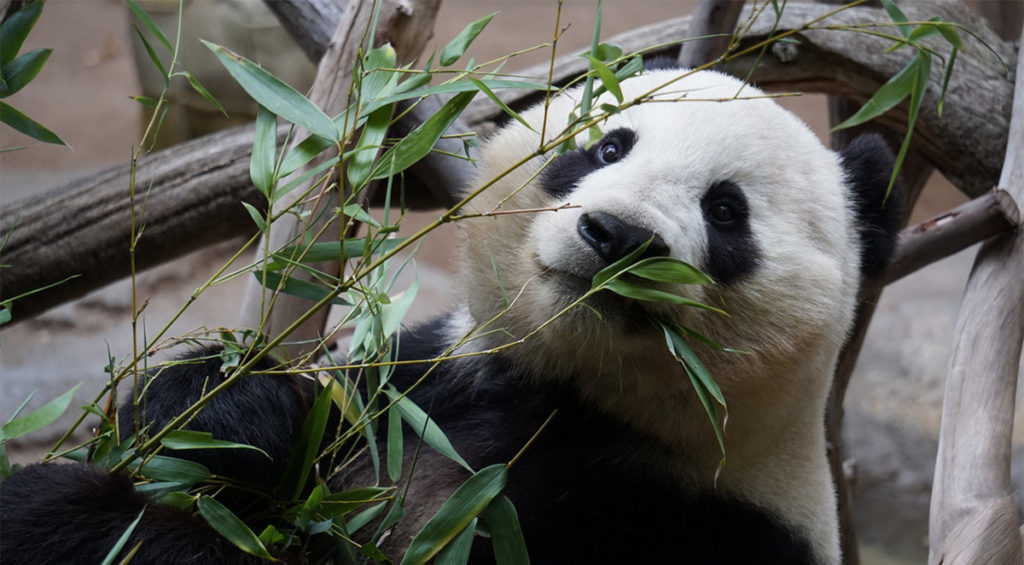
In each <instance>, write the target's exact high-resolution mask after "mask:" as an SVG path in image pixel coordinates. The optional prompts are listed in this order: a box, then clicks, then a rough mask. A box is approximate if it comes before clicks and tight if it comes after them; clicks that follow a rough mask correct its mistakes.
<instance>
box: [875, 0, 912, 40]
mask: <svg viewBox="0 0 1024 565" xmlns="http://www.w3.org/2000/svg"><path fill="white" fill-rule="evenodd" d="M882 7H883V8H885V13H887V14H889V18H890V19H891V20H892V21H893V22H894V23H896V24H898V25H897V26H896V29H898V30H899V31H900V34H901V35H903V37H907V36H909V35H910V32H911V30H912V26H911V25H910V24H909V23H908V22H909V20H907V16H906V15H904V14H903V10H900V8H899V6H897V5H896V3H895V2H893V1H892V0H882Z"/></svg>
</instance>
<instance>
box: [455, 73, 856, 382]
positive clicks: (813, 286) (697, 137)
mask: <svg viewBox="0 0 1024 565" xmlns="http://www.w3.org/2000/svg"><path fill="white" fill-rule="evenodd" d="M679 74H680V72H678V71H657V72H653V73H648V74H645V75H643V76H641V77H637V78H633V79H630V80H627V81H625V82H624V83H623V84H622V87H623V91H624V95H625V98H626V100H632V99H635V98H637V97H639V96H641V95H643V94H645V93H648V92H650V91H652V90H655V89H657V88H658V87H659V86H660V85H663V84H665V83H666V82H668V81H670V80H671V79H673V78H674V77H676V76H678V75H679ZM578 95H579V92H578V91H570V92H568V93H567V94H565V95H563V96H560V97H558V98H556V99H555V100H553V102H552V104H551V107H550V109H549V110H548V112H547V115H548V125H547V131H548V132H549V134H548V136H549V137H550V136H551V133H550V132H552V131H555V132H557V131H559V130H560V129H561V128H562V127H564V124H565V123H566V119H565V116H567V115H568V114H569V112H570V111H571V109H572V107H573V106H574V105H575V104H576V102H577V100H576V99H577V98H578ZM733 98H737V99H733ZM726 100H727V101H726ZM602 102H613V100H610V99H609V100H602ZM543 116H544V110H543V108H534V109H532V110H530V111H527V112H525V113H524V114H523V117H524V118H525V119H526V120H527V121H528V122H529V123H531V124H533V125H534V129H535V130H536V132H539V131H541V127H540V124H541V121H542V120H543ZM599 127H600V129H601V131H602V132H603V135H604V137H603V138H602V139H601V140H600V141H598V142H596V143H593V144H591V145H590V146H589V147H585V146H586V145H587V141H588V140H587V134H586V133H585V132H584V133H581V134H580V135H579V136H577V140H576V141H577V145H578V146H579V147H580V149H577V150H576V151H572V152H567V153H565V154H563V155H560V156H558V157H555V158H554V159H553V160H552V161H551V162H550V163H549V164H548V165H547V167H546V168H544V170H543V171H542V172H540V174H537V171H538V169H539V168H540V167H541V166H542V165H543V163H544V162H545V160H546V159H547V158H550V154H549V155H548V156H545V158H540V157H538V158H536V159H534V160H532V161H531V162H530V163H528V164H527V165H525V166H522V167H519V168H517V169H514V170H510V169H511V167H512V166H513V164H515V163H516V162H517V161H519V160H520V159H522V158H523V157H524V156H526V155H529V154H530V153H531V152H533V151H536V149H537V147H538V146H539V144H540V138H539V134H538V133H536V132H534V131H530V130H529V129H527V128H525V127H523V126H521V125H519V124H513V125H512V126H510V127H508V128H506V129H504V130H502V131H501V132H499V133H498V134H496V136H495V137H494V138H493V139H492V140H491V141H490V142H489V143H488V144H487V145H486V146H485V148H484V150H483V154H482V158H481V165H480V168H481V177H480V178H481V180H482V181H487V180H490V179H492V178H495V177H499V176H501V175H504V176H503V177H502V178H501V179H500V180H499V181H498V182H497V183H496V184H495V186H493V187H491V188H490V189H488V191H486V192H485V193H484V194H483V195H481V197H479V198H477V199H476V200H475V201H473V203H472V204H471V208H472V211H473V212H477V213H488V212H493V211H496V210H497V211H502V212H507V211H512V210H548V211H538V212H530V213H521V214H502V215H497V216H494V217H484V218H478V219H474V220H471V221H468V222H464V224H463V229H464V234H465V239H464V245H465V246H466V251H467V253H466V256H467V257H468V258H469V262H468V264H467V265H465V268H464V273H463V279H464V281H463V282H464V288H465V290H466V292H467V293H468V294H469V300H470V309H471V311H472V314H473V317H474V318H475V320H476V321H477V322H478V323H480V322H484V321H487V320H490V319H491V318H493V317H494V316H497V315H498V314H499V313H501V312H502V310H503V309H505V308H506V305H507V304H511V307H509V308H508V312H507V313H505V314H504V315H503V316H501V317H500V318H499V319H498V321H496V322H494V323H493V324H492V326H491V329H497V328H504V329H505V330H506V331H505V332H499V334H500V335H504V336H508V335H511V336H514V337H515V338H519V337H523V336H524V335H526V334H528V333H529V332H530V331H532V330H533V329H535V328H537V327H538V326H540V325H542V324H544V323H545V322H547V321H548V320H549V319H550V318H551V317H552V316H555V315H556V314H557V313H559V312H560V311H562V310H563V309H564V308H565V307H566V306H567V305H569V304H571V303H572V302H573V301H574V300H576V299H577V298H578V297H579V296H580V295H582V294H583V293H584V292H586V290H587V289H589V288H590V281H591V279H592V277H593V275H594V274H595V273H597V272H598V271H599V270H601V269H602V268H603V267H604V266H606V265H607V264H609V263H610V262H612V261H614V260H615V259H617V258H619V257H621V256H623V255H625V254H627V253H628V252H629V251H631V250H633V249H635V248H636V246H637V245H639V244H640V243H643V242H646V241H650V242H651V243H650V247H649V248H648V251H647V253H648V254H659V255H670V256H672V257H674V258H677V259H680V260H682V261H685V262H687V263H690V264H692V265H694V266H696V267H698V268H700V269H701V270H703V271H704V272H706V273H707V274H709V275H710V276H711V277H712V278H713V279H714V280H715V281H716V284H714V285H708V286H679V285H666V284H659V285H657V286H658V287H659V288H662V289H663V290H668V291H671V292H674V293H677V294H682V295H684V296H687V297H689V298H693V299H696V300H700V301H702V302H705V303H708V304H712V305H715V306H718V307H720V308H722V309H724V310H726V311H727V312H729V314H730V316H729V317H724V316H721V315H715V314H710V313H708V312H705V311H701V310H697V309H694V308H690V307H679V306H669V305H665V304H656V303H649V302H644V303H639V302H636V301H631V300H626V299H623V298H621V297H618V296H616V295H612V294H610V293H607V292H606V293H602V294H600V295H597V296H594V297H592V298H591V299H589V300H588V301H587V303H586V307H577V308H575V309H573V310H570V311H569V312H566V313H565V314H563V315H562V316H561V317H560V318H559V319H558V320H556V321H555V322H554V323H552V324H550V325H549V326H548V327H547V328H546V329H545V330H544V331H543V332H541V333H540V334H538V335H537V336H536V337H535V338H532V339H534V340H535V344H534V345H533V346H531V347H530V348H529V350H530V356H529V357H530V358H531V360H536V359H541V360H542V362H540V363H539V365H540V366H538V367H537V370H538V371H545V372H550V371H554V372H556V373H559V374H562V373H566V372H568V373H572V372H583V371H589V370H593V369H603V368H607V367H608V366H616V367H622V366H627V365H628V366H642V365H645V364H646V365H650V363H654V362H657V363H661V362H663V361H664V358H663V357H664V355H666V354H665V347H664V338H663V336H662V335H661V334H660V332H659V331H655V330H654V326H653V325H651V324H650V323H649V321H648V320H649V318H650V317H651V316H657V317H661V318H668V319H672V320H675V321H679V322H681V323H683V324H684V325H686V326H688V327H691V328H694V329H697V330H699V331H702V332H704V333H706V334H707V335H709V337H711V338H713V339H716V340H718V341H720V342H722V343H723V345H727V346H730V347H734V348H739V349H743V350H746V351H748V352H749V353H751V354H752V355H753V356H754V359H757V358H758V355H760V356H761V357H762V358H761V359H760V360H759V361H760V362H764V363H772V362H773V361H772V360H773V359H777V358H788V357H791V356H792V355H793V352H794V351H795V350H798V349H799V348H800V347H802V346H803V345H805V344H807V343H810V342H815V341H817V340H826V341H827V342H828V343H830V344H831V343H836V344H837V343H838V342H840V341H841V340H842V339H843V337H844V334H845V331H846V328H847V327H848V324H849V319H850V316H851V311H852V306H853V300H854V296H855V294H856V289H857V284H858V274H857V273H858V255H857V252H856V249H857V246H858V244H857V241H856V236H855V234H854V233H853V228H852V222H851V218H850V215H851V213H850V210H849V208H850V207H849V205H848V204H847V195H846V194H845V191H846V189H845V186H844V178H843V171H842V168H841V166H840V163H839V160H838V158H837V156H836V155H835V154H834V153H832V152H831V151H829V150H827V149H826V148H825V147H823V146H822V145H821V143H820V142H819V141H818V139H817V138H816V137H815V136H814V135H813V134H812V133H811V132H810V131H809V130H808V129H807V127H806V126H805V125H804V124H803V123H802V122H800V121H799V120H798V119H797V118H795V117H794V116H792V115H791V114H790V113H788V112H787V111H785V110H783V109H782V108H780V107H779V106H778V105H776V104H775V103H774V102H773V101H772V100H770V99H767V98H765V97H764V95H763V93H761V92H760V91H758V90H756V89H754V88H752V87H749V86H747V87H743V88H742V89H741V83H740V82H739V81H737V80H736V79H733V78H731V77H727V76H724V75H721V74H717V73H711V72H702V73H696V74H694V75H691V76H689V77H686V78H684V79H683V80H681V81H678V82H675V83H673V84H671V85H670V86H668V87H666V88H664V89H663V90H660V91H659V94H657V95H656V96H655V97H654V99H653V100H647V101H645V102H642V103H640V104H638V105H635V106H633V107H631V108H628V109H626V110H625V111H623V112H621V113H619V114H616V115H613V116H611V117H609V118H608V120H607V121H605V122H602V123H601V124H600V125H599ZM496 335H497V334H496ZM497 339H498V340H499V341H500V340H501V338H500V337H499V338H497ZM538 345H539V346H540V349H538ZM836 347H838V345H836ZM539 351H540V352H542V353H538V352H539ZM581 351H583V352H586V351H591V352H593V354H592V355H591V354H587V355H580V352H581ZM652 359H656V360H657V361H652ZM531 362H532V361H531ZM744 362H745V363H751V362H754V361H752V360H749V359H748V360H747V361H744Z"/></svg>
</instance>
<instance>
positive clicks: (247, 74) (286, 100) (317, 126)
mask: <svg viewBox="0 0 1024 565" xmlns="http://www.w3.org/2000/svg"><path fill="white" fill-rule="evenodd" d="M203 44H204V45H206V46H207V47H208V48H209V49H210V51H213V54H214V55H216V56H217V59H218V60H220V62H221V64H222V65H224V68H225V69H227V71H228V73H230V74H231V76H232V77H234V79H235V81H237V82H238V84H239V86H241V87H242V88H243V89H244V90H245V91H246V92H247V93H249V96H252V98H253V100H256V102H259V103H260V104H262V105H263V106H265V107H266V108H267V109H268V110H270V112H271V113H273V114H275V115H277V116H281V117H282V118H284V119H286V120H288V121H290V122H292V123H294V124H297V125H299V126H302V127H304V128H306V129H307V130H309V131H310V132H311V133H314V134H316V135H319V136H320V137H323V138H325V139H330V140H333V141H340V140H341V137H340V136H339V135H338V127H337V126H336V125H335V123H334V122H333V121H332V120H331V118H329V117H328V116H327V114H324V112H323V110H321V109H320V108H318V107H317V106H316V104H313V103H312V102H310V101H309V99H308V98H306V97H305V96H303V95H302V94H299V93H298V91H296V90H295V89H294V88H292V87H290V86H288V85H287V84H285V83H284V82H281V80H280V79H278V78H277V77H275V76H274V75H272V74H270V73H268V72H267V71H265V70H263V69H262V68H261V67H260V66H259V65H257V64H256V63H253V62H252V61H250V60H249V59H246V58H245V57H242V56H241V55H238V54H237V53H234V52H232V51H230V50H228V49H225V48H224V47H221V46H220V45H217V44H215V43H210V42H209V41H203Z"/></svg>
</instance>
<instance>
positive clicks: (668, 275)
mask: <svg viewBox="0 0 1024 565" xmlns="http://www.w3.org/2000/svg"><path fill="white" fill-rule="evenodd" d="M628 272H629V273H630V274H631V275H636V276H638V277H641V278H644V279H647V280H652V281H660V282H668V283H676V284H709V283H711V282H713V281H712V280H711V277H709V276H707V275H705V274H704V273H702V272H700V270H698V269H697V268H696V267H694V266H692V265H690V264H689V263H684V262H683V261H680V260H679V259H673V258H671V257H649V258H647V259H644V260H643V261H640V262H638V263H637V264H635V265H633V266H632V267H630V268H629V269H628Z"/></svg>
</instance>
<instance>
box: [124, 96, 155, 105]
mask: <svg viewBox="0 0 1024 565" xmlns="http://www.w3.org/2000/svg"><path fill="white" fill-rule="evenodd" d="M129 98H131V99H132V100H134V101H136V102H138V103H139V104H142V105H143V106H145V107H147V108H156V100H154V99H153V98H150V97H149V96H129Z"/></svg>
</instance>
